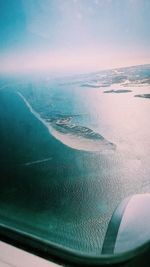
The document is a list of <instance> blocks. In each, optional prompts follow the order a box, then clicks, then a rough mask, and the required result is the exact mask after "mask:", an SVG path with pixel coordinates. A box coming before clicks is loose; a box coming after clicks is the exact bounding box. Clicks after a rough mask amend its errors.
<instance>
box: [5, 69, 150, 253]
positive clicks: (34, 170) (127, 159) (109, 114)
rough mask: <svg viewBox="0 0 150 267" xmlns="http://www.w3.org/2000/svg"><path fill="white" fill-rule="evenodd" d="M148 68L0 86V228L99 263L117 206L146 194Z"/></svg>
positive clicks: (149, 167) (149, 172)
mask: <svg viewBox="0 0 150 267" xmlns="http://www.w3.org/2000/svg"><path fill="white" fill-rule="evenodd" d="M149 116H150V65H141V66H133V67H127V68H117V69H111V70H104V71H98V72H96V73H89V74H81V75H74V76H66V77H57V78H52V77H50V76H49V75H48V74H46V75H45V76H41V77H40V76H39V77H38V78H35V77H33V78H31V77H30V78H27V77H26V78H24V77H20V76H19V77H16V76H15V77H13V75H11V76H8V77H6V76H5V77H3V76H1V77H0V223H3V224H5V225H6V226H9V227H11V228H14V229H17V230H19V231H22V232H24V233H26V234H27V235H33V236H35V237H38V238H41V239H42V240H44V241H45V242H49V243H50V244H54V245H55V246H58V247H63V248H65V249H71V250H73V251H75V252H82V253H83V254H84V253H85V254H86V255H87V254H88V255H92V256H97V255H100V254H101V250H102V245H103V241H104V238H105V234H106V230H107V227H108V223H109V221H110V219H111V216H112V214H113V212H114V210H115V209H116V207H117V206H118V204H119V203H120V202H121V201H122V200H123V199H124V198H126V197H128V196H131V195H134V194H142V193H150V163H149V162H150V118H149Z"/></svg>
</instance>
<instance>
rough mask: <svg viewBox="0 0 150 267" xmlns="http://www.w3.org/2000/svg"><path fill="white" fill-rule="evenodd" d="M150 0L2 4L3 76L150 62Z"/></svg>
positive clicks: (2, 0)
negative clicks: (5, 74) (6, 74)
mask: <svg viewBox="0 0 150 267" xmlns="http://www.w3.org/2000/svg"><path fill="white" fill-rule="evenodd" d="M149 17H150V1H149V0H0V73H26V72H29V73H30V72H37V73H38V72H44V71H48V72H49V73H58V74H59V73H60V74H61V73H72V74H73V73H83V72H88V71H98V70H101V69H109V68H112V67H114V68H116V67H122V66H131V65H140V64H148V63H150V19H149Z"/></svg>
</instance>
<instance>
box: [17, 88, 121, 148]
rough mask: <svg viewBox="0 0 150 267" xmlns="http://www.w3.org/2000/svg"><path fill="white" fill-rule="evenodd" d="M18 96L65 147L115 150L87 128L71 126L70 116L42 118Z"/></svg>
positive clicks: (110, 144)
mask: <svg viewBox="0 0 150 267" xmlns="http://www.w3.org/2000/svg"><path fill="white" fill-rule="evenodd" d="M18 95H19V96H20V98H21V99H22V100H23V101H24V103H25V104H26V106H27V107H28V109H29V110H30V112H31V113H32V114H33V115H34V116H35V117H36V118H37V119H38V120H39V121H40V122H41V123H42V124H43V125H44V126H45V127H46V128H47V129H48V131H49V133H50V134H51V135H52V136H53V137H54V138H55V139H57V140H59V141H60V142H61V143H63V144H64V145H66V146H68V147H71V148H73V149H76V150H82V151H89V152H90V151H91V152H105V151H110V150H112V151H114V150H115V148H116V146H115V144H113V143H111V142H109V141H108V140H106V139H105V138H104V137H103V136H102V135H100V134H99V133H96V132H94V131H93V130H91V129H89V128H87V127H83V126H80V125H74V124H71V122H70V121H71V118H70V117H69V116H68V118H66V117H65V118H62V117H60V118H58V117H57V118H49V119H44V118H42V117H41V115H40V114H39V113H38V112H36V111H35V110H34V109H33V108H32V106H31V105H30V103H29V102H28V101H27V99H26V98H25V97H24V96H23V95H22V94H21V93H20V92H18Z"/></svg>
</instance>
